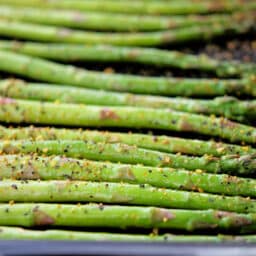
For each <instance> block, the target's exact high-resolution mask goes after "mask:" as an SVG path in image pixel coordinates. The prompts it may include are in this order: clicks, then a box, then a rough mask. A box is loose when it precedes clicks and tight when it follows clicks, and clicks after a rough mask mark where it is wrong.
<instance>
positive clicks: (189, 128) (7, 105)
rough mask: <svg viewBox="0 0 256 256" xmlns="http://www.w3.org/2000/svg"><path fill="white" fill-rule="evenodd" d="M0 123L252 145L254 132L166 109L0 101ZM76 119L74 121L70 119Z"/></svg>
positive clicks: (240, 126) (254, 138)
mask: <svg viewBox="0 0 256 256" xmlns="http://www.w3.org/2000/svg"><path fill="white" fill-rule="evenodd" d="M0 103H1V104H0V121H2V122H12V123H30V124H33V123H37V124H55V125H68V126H83V127H92V126H101V127H126V128H153V129H162V130H169V131H184V132H193V133H199V134H206V135H211V136H219V137H220V138H225V139H228V140H230V141H240V142H244V143H251V144H255V143H256V128H254V127H252V126H247V125H243V124H239V123H235V122H231V121H229V120H228V119H224V118H215V117H207V116H201V115H197V114H190V113H184V112H176V111H173V110H170V109H160V110H158V109H152V108H136V107H105V106H86V105H78V104H64V103H62V104H56V103H50V102H42V103H41V102H37V101H28V100H14V99H9V98H0ZM74 117H76V118H74Z"/></svg>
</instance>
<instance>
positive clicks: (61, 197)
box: [0, 180, 256, 213]
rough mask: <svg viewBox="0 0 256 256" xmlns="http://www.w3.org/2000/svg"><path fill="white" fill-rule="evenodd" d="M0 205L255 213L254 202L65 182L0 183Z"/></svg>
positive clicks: (130, 186) (138, 187)
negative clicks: (62, 204) (70, 204)
mask: <svg viewBox="0 0 256 256" xmlns="http://www.w3.org/2000/svg"><path fill="white" fill-rule="evenodd" d="M0 192H1V198H0V202H9V201H11V200H13V201H15V202H37V203H40V202H42V203H43V202H45V203H48V202H56V203H60V202H74V203H75V202H98V203H101V202H102V203H111V204H129V205H147V206H159V207H166V208H178V209H194V210H207V209H216V210H223V211H230V212H238V213H250V212H251V213H256V200H253V199H248V198H245V197H238V196H236V197H228V196H222V195H212V194H206V193H198V192H190V191H177V190H171V189H165V188H155V187H152V186H150V185H145V184H140V185H134V184H126V183H122V184H120V183H109V182H108V183H107V182H85V181H69V180H68V181H67V180H48V181H28V180H27V181H26V182H24V181H13V180H3V181H1V183H0Z"/></svg>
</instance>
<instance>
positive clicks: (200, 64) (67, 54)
mask: <svg viewBox="0 0 256 256" xmlns="http://www.w3.org/2000/svg"><path fill="white" fill-rule="evenodd" d="M0 49H5V50H11V51H15V52H18V53H23V54H28V55H32V56H35V57H42V58H48V59H52V60H59V61H66V62H70V61H98V62H108V61H109V62H136V63H141V64H147V65H155V66H162V67H176V68H181V69H199V70H203V71H211V72H214V73H216V74H217V75H218V76H233V75H242V74H243V73H244V72H248V71H253V70H255V68H256V67H255V65H254V64H253V63H248V64H246V63H240V62H235V61H217V60H215V59H211V58H209V57H207V56H206V55H199V56H197V55H192V54H185V53H182V52H178V51H166V50H160V49H154V48H139V47H124V46H123V47H121V46H110V45H70V44H54V43H52V44H47V43H35V42H16V41H7V40H0Z"/></svg>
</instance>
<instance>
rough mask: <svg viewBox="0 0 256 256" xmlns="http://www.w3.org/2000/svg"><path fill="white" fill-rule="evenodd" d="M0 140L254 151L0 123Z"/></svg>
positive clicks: (166, 149)
mask: <svg viewBox="0 0 256 256" xmlns="http://www.w3.org/2000/svg"><path fill="white" fill-rule="evenodd" d="M0 139H1V140H24V139H32V140H86V141H89V140H90V141H94V142H103V143H124V144H128V145H131V146H132V145H136V146H138V147H141V148H146V149H152V150H156V151H162V152H169V153H183V154H188V155H199V156H202V155H205V154H208V155H212V156H225V155H234V154H235V155H245V154H253V153H256V149H254V148H251V147H249V146H238V145H233V144H226V143H221V142H214V141H203V140H195V139H183V138H178V137H169V136H164V135H162V136H155V135H154V136H153V135H145V134H136V133H117V132H101V131H97V130H84V131H83V130H81V129H77V130H75V129H59V128H49V127H44V128H43V127H42V128H38V127H33V126H29V127H20V128H11V127H9V128H5V127H3V126H0Z"/></svg>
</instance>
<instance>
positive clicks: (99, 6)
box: [0, 0, 256, 15]
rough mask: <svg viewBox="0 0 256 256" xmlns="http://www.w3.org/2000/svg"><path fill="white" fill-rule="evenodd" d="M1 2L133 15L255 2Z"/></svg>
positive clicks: (219, 9) (237, 6)
mask: <svg viewBox="0 0 256 256" xmlns="http://www.w3.org/2000/svg"><path fill="white" fill-rule="evenodd" d="M0 3H1V4H8V5H15V6H34V7H40V8H57V9H68V10H70V9H73V10H79V11H100V12H102V11H103V10H104V12H111V13H115V12H117V13H135V14H154V15H159V14H167V15H169V14H194V13H214V12H233V11H237V10H248V9H251V8H256V7H255V2H254V1H246V4H244V3H243V2H241V1H239V0H235V1H229V0H224V1H217V3H216V2H214V3H213V2H212V1H206V2H199V3H198V2H195V3H193V4H188V3H187V2H180V1H179V2H172V1H167V2H166V1H143V0H140V1H129V2H125V1H116V0H104V1H102V0H94V1H90V0H73V1H69V0H62V1H58V0H52V1H47V3H45V1H44V0H22V1H19V0H1V1H0Z"/></svg>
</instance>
